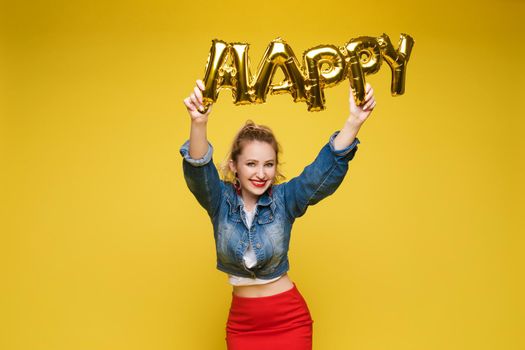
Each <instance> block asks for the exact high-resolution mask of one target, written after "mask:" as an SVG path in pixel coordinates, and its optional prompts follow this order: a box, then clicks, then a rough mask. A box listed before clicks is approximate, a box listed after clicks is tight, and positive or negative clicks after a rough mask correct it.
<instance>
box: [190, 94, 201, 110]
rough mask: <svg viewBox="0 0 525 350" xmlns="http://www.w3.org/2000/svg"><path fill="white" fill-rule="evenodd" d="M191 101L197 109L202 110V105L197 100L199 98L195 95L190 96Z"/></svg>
mask: <svg viewBox="0 0 525 350" xmlns="http://www.w3.org/2000/svg"><path fill="white" fill-rule="evenodd" d="M190 99H191V102H193V104H194V105H195V107H196V108H197V109H200V108H201V107H202V104H201V103H200V102H199V100H198V99H197V96H195V94H194V93H193V94H191V95H190Z"/></svg>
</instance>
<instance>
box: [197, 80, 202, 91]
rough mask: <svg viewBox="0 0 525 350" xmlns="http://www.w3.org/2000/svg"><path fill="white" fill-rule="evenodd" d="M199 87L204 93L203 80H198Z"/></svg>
mask: <svg viewBox="0 0 525 350" xmlns="http://www.w3.org/2000/svg"><path fill="white" fill-rule="evenodd" d="M197 86H198V87H199V89H201V90H202V91H204V83H203V82H202V80H200V79H197Z"/></svg>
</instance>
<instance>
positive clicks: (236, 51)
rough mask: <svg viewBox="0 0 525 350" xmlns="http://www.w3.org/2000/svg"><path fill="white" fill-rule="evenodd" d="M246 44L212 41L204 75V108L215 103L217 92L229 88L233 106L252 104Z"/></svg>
mask: <svg viewBox="0 0 525 350" xmlns="http://www.w3.org/2000/svg"><path fill="white" fill-rule="evenodd" d="M249 78H250V73H249V63H248V44H243V43H232V44H227V43H225V42H224V41H221V40H213V42H212V47H211V50H210V54H209V56H208V62H207V64H206V70H205V74H204V79H203V83H204V91H203V93H202V95H203V102H204V106H208V105H210V104H211V103H212V102H216V101H217V97H218V95H219V91H220V90H221V89H224V88H229V89H230V90H231V91H232V94H233V99H234V103H235V104H248V103H252V100H251V98H250V95H249V91H248V90H249V83H250V82H249Z"/></svg>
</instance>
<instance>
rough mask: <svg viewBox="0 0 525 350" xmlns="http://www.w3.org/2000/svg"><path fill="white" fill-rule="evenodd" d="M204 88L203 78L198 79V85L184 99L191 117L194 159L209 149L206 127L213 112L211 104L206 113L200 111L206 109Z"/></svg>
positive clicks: (191, 145) (191, 147) (191, 148)
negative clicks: (203, 97) (203, 94)
mask: <svg viewBox="0 0 525 350" xmlns="http://www.w3.org/2000/svg"><path fill="white" fill-rule="evenodd" d="M202 90H204V84H203V82H202V81H201V80H197V86H195V87H194V88H193V92H192V93H191V94H190V96H188V97H186V98H185V99H184V105H185V106H186V109H187V110H188V114H189V115H190V117H191V129H190V156H191V157H192V158H193V159H200V158H202V157H204V155H205V154H206V152H207V151H208V138H207V135H206V128H207V125H208V116H209V115H210V113H211V106H210V108H208V110H207V111H206V112H205V113H201V112H200V111H203V110H204V106H203V104H202Z"/></svg>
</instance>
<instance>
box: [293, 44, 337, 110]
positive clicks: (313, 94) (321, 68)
mask: <svg viewBox="0 0 525 350" xmlns="http://www.w3.org/2000/svg"><path fill="white" fill-rule="evenodd" d="M303 59H304V62H305V66H306V74H307V76H308V82H307V86H308V110H309V111H321V110H323V109H325V106H324V105H325V98H324V88H326V87H329V86H334V85H336V84H338V83H339V82H341V81H342V80H343V79H344V78H345V60H344V57H343V55H342V54H341V52H340V51H339V50H338V49H337V47H335V46H333V45H321V46H316V47H313V48H311V49H309V50H307V51H305V53H304V54H303Z"/></svg>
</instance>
